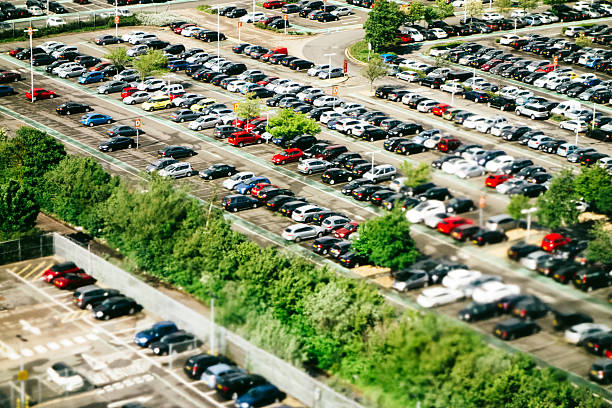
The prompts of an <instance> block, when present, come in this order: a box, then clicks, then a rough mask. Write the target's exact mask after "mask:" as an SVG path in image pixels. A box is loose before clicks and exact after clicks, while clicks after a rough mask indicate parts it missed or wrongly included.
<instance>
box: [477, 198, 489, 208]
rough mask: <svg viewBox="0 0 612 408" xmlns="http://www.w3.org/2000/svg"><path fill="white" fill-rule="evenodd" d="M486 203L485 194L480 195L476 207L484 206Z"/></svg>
mask: <svg viewBox="0 0 612 408" xmlns="http://www.w3.org/2000/svg"><path fill="white" fill-rule="evenodd" d="M486 203H487V199H486V197H485V196H480V200H478V208H484V207H485V205H486Z"/></svg>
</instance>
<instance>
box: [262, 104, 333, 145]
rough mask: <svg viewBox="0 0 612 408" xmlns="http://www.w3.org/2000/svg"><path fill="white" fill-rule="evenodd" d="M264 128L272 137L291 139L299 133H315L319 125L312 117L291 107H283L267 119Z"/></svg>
mask: <svg viewBox="0 0 612 408" xmlns="http://www.w3.org/2000/svg"><path fill="white" fill-rule="evenodd" d="M266 130H267V131H268V132H270V133H271V134H272V136H274V137H278V138H280V137H282V138H283V139H288V140H291V139H293V138H294V137H296V136H300V135H316V134H317V133H319V132H321V127H320V126H319V125H318V124H317V122H316V121H315V120H313V119H310V118H308V117H306V115H304V114H302V113H295V112H294V111H292V110H291V109H283V110H281V111H280V113H279V114H278V115H277V116H275V117H273V118H271V119H270V120H269V121H268V126H267V127H266Z"/></svg>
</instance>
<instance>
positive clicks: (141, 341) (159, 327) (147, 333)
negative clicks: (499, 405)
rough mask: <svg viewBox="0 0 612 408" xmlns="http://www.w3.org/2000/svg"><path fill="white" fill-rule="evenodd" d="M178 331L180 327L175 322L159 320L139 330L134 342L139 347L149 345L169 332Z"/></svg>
mask: <svg viewBox="0 0 612 408" xmlns="http://www.w3.org/2000/svg"><path fill="white" fill-rule="evenodd" d="M176 331H178V327H176V324H174V322H170V321H163V322H157V323H155V324H154V325H153V326H151V328H149V329H145V330H142V331H139V332H138V333H136V334H135V335H134V344H136V345H137V346H139V347H149V344H151V343H152V342H154V341H157V340H159V339H160V338H162V337H164V336H165V335H167V334H171V333H174V332H176Z"/></svg>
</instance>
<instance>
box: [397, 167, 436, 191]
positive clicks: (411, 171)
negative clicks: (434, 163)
mask: <svg viewBox="0 0 612 408" xmlns="http://www.w3.org/2000/svg"><path fill="white" fill-rule="evenodd" d="M400 170H401V171H402V174H403V175H404V177H406V181H404V185H405V186H407V187H416V186H418V185H419V184H423V183H427V182H428V181H430V180H431V168H430V167H429V166H428V165H427V163H418V164H417V165H414V164H412V163H409V162H407V161H403V162H402V163H401V164H400Z"/></svg>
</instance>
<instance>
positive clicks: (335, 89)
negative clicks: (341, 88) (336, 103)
mask: <svg viewBox="0 0 612 408" xmlns="http://www.w3.org/2000/svg"><path fill="white" fill-rule="evenodd" d="M332 96H338V86H337V85H334V86H332Z"/></svg>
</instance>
